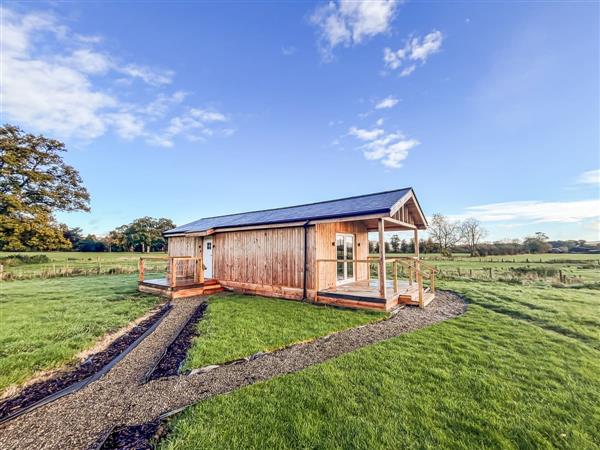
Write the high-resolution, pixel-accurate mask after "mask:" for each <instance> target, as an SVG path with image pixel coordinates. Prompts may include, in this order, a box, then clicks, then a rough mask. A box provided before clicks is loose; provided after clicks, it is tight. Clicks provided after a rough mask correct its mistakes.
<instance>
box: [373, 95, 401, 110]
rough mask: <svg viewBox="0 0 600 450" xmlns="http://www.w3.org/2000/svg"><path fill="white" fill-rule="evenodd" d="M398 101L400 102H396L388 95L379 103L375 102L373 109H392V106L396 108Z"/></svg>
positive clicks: (394, 98) (395, 99)
mask: <svg viewBox="0 0 600 450" xmlns="http://www.w3.org/2000/svg"><path fill="white" fill-rule="evenodd" d="M399 101H400V100H398V99H397V98H396V97H394V96H393V95H388V96H387V97H386V98H384V99H383V100H380V101H379V102H377V104H376V105H375V109H390V108H393V107H394V106H396V105H397V104H398V102H399Z"/></svg>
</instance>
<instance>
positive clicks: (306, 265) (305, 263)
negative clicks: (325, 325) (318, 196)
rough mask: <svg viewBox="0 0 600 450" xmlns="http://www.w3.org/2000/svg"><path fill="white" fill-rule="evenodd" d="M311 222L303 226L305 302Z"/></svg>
mask: <svg viewBox="0 0 600 450" xmlns="http://www.w3.org/2000/svg"><path fill="white" fill-rule="evenodd" d="M309 222H310V220H307V221H306V222H304V225H302V227H303V228H304V271H303V272H304V280H303V282H302V301H303V302H305V301H306V300H307V298H306V272H307V270H308V254H307V247H308V245H307V241H308V239H307V236H308V223H309Z"/></svg>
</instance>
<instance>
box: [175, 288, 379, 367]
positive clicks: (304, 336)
mask: <svg viewBox="0 0 600 450" xmlns="http://www.w3.org/2000/svg"><path fill="white" fill-rule="evenodd" d="M385 317H387V314H386V313H382V312H374V311H353V310H349V309H346V310H344V309H336V308H329V307H319V306H313V305H310V304H307V303H299V302H293V301H282V300H281V299H273V298H265V297H256V296H248V295H225V296H219V295H215V296H213V297H211V298H210V305H209V308H208V310H207V314H206V317H205V318H204V320H202V321H201V322H199V324H198V328H199V330H198V331H199V333H200V336H199V337H198V338H196V340H195V341H194V344H193V345H192V347H191V348H190V350H189V353H188V358H187V361H186V363H185V366H186V368H188V369H192V368H196V367H203V366H206V365H209V364H220V363H224V362H227V361H232V360H234V359H238V358H242V357H245V356H249V355H252V354H254V353H257V352H264V351H272V350H276V349H279V348H282V347H285V346H287V345H290V344H293V343H296V342H303V341H308V340H312V339H315V338H317V337H320V336H324V335H326V334H329V333H332V332H334V331H340V330H345V329H348V328H352V327H356V326H359V325H363V324H365V323H368V322H372V321H375V320H381V319H384V318H385Z"/></svg>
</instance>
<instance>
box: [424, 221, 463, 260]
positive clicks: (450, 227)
mask: <svg viewBox="0 0 600 450" xmlns="http://www.w3.org/2000/svg"><path fill="white" fill-rule="evenodd" d="M429 235H430V236H431V238H432V239H433V240H434V241H435V243H436V244H437V245H438V246H439V248H440V252H442V254H444V255H446V256H448V255H450V254H451V252H450V250H451V249H452V246H454V245H455V244H456V243H457V242H459V241H460V238H461V233H460V222H453V221H451V220H448V218H447V217H446V216H443V215H442V214H434V215H433V218H432V219H431V224H430V226H429Z"/></svg>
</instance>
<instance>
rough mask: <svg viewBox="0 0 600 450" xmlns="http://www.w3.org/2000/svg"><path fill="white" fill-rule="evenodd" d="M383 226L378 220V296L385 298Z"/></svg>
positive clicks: (381, 220) (380, 220)
mask: <svg viewBox="0 0 600 450" xmlns="http://www.w3.org/2000/svg"><path fill="white" fill-rule="evenodd" d="M385 277H386V273H385V225H384V222H383V218H381V219H379V295H380V296H381V297H382V298H385V290H386V286H385Z"/></svg>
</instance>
